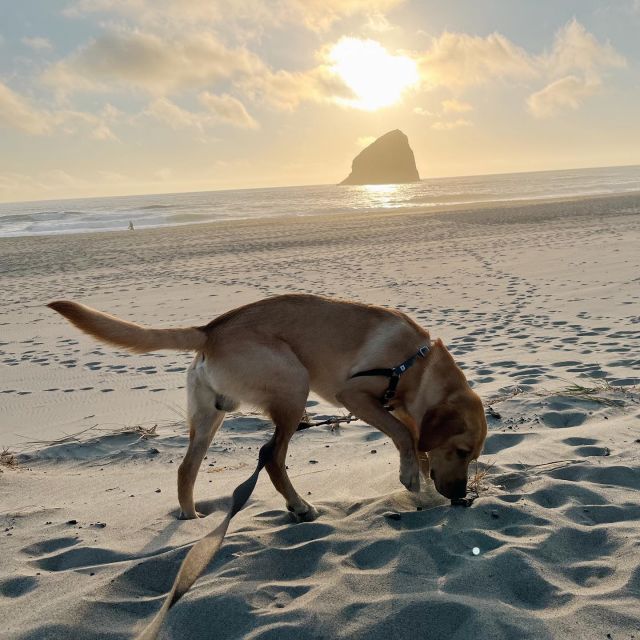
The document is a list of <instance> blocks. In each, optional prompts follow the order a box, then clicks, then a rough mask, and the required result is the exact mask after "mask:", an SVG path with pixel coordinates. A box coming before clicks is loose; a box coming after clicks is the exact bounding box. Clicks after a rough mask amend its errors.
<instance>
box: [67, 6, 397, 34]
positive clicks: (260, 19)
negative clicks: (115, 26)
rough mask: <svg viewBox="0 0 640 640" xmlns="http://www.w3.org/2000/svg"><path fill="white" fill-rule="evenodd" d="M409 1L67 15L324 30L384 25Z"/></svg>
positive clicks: (71, 12)
mask: <svg viewBox="0 0 640 640" xmlns="http://www.w3.org/2000/svg"><path fill="white" fill-rule="evenodd" d="M403 2H405V0H277V1H276V2H274V1H273V0H243V1H242V2H238V0H182V1H181V2H176V1H175V0H77V1H76V2H74V3H72V4H71V5H70V6H68V7H67V8H66V9H65V10H64V13H65V15H67V16H69V17H78V16H81V15H83V14H85V13H106V14H117V15H121V16H125V17H126V18H129V19H131V20H135V21H136V22H137V23H139V24H143V25H162V26H172V25H178V24H179V25H203V24H208V25H215V24H224V25H225V26H226V28H229V27H230V25H233V26H234V27H237V26H238V25H239V24H243V23H244V24H254V25H260V26H262V27H264V26H282V25H284V24H292V23H293V24H300V25H302V26H304V27H306V28H307V29H310V30H312V31H325V30H326V29H328V28H329V27H330V26H331V25H332V24H334V23H335V22H338V21H340V20H344V19H345V18H350V17H354V16H363V17H366V18H370V19H371V20H372V21H373V24H378V25H380V24H384V14H385V13H386V12H388V11H389V10H391V9H392V8H394V7H395V6H397V5H399V4H402V3H403Z"/></svg>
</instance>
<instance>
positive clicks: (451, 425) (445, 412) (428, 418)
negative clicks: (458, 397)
mask: <svg viewBox="0 0 640 640" xmlns="http://www.w3.org/2000/svg"><path fill="white" fill-rule="evenodd" d="M463 431H464V423H463V421H462V416H461V415H460V413H459V412H458V411H457V410H456V409H455V408H454V407H452V406H451V405H449V404H439V405H438V406H437V407H434V408H433V409H429V411H427V413H425V414H424V417H423V418H422V424H421V425H420V438H419V439H418V451H431V450H432V449H435V448H436V447H439V446H440V445H442V444H444V442H445V441H446V440H448V439H449V438H451V437H452V436H455V435H456V434H458V433H462V432H463Z"/></svg>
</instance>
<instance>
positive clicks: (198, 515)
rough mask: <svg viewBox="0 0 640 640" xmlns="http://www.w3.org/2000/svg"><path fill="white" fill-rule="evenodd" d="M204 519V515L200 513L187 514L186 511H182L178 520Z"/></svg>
mask: <svg viewBox="0 0 640 640" xmlns="http://www.w3.org/2000/svg"><path fill="white" fill-rule="evenodd" d="M204 517H205V515H204V513H200V512H199V511H194V512H193V513H185V512H184V511H181V512H180V515H179V516H178V520H195V519H196V518H204Z"/></svg>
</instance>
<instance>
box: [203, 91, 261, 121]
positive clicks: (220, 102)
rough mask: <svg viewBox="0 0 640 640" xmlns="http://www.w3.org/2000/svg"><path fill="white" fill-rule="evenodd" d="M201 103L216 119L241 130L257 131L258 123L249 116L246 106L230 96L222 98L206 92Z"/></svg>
mask: <svg viewBox="0 0 640 640" xmlns="http://www.w3.org/2000/svg"><path fill="white" fill-rule="evenodd" d="M198 99H199V100H200V103H201V104H202V105H204V106H205V107H207V109H209V111H211V112H212V113H213V114H215V117H216V119H218V120H221V121H222V122H226V123H228V124H232V125H233V126H235V127H239V128H241V129H257V128H258V123H257V122H256V121H255V120H254V119H253V118H252V117H251V116H250V115H249V113H248V112H247V110H246V109H245V106H244V105H243V104H242V102H240V100H238V99H237V98H234V97H232V96H230V95H228V94H226V93H225V94H223V95H221V96H217V95H214V94H213V93H209V92H208V91H204V92H203V93H201V94H200V96H199V97H198Z"/></svg>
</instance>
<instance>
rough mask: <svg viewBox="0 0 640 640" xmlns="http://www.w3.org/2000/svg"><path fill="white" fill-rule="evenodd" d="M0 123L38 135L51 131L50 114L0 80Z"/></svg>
mask: <svg viewBox="0 0 640 640" xmlns="http://www.w3.org/2000/svg"><path fill="white" fill-rule="evenodd" d="M0 125H4V126H5V127H9V128H11V129H18V130H19V131H23V132H24V133H28V134H30V135H34V136H38V135H44V134H47V133H50V132H51V129H52V122H51V115H50V114H49V113H48V112H46V111H44V110H42V109H38V108H37V107H35V106H34V105H33V104H31V102H30V101H29V100H28V99H27V98H25V97H23V96H21V95H19V94H18V93H16V92H15V91H13V90H12V89H10V88H9V87H8V86H7V85H6V84H4V83H2V82H0Z"/></svg>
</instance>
